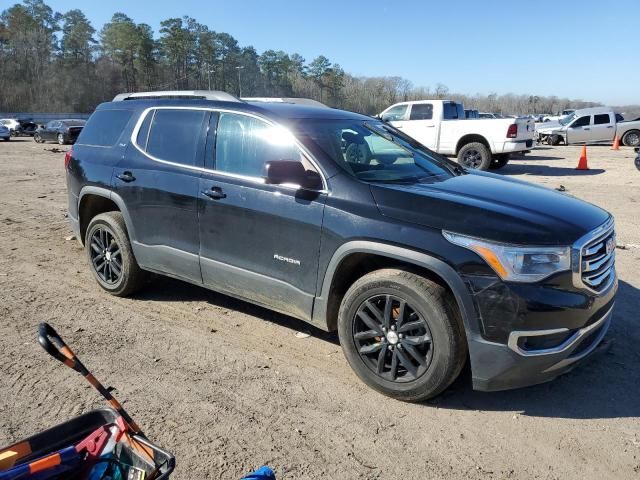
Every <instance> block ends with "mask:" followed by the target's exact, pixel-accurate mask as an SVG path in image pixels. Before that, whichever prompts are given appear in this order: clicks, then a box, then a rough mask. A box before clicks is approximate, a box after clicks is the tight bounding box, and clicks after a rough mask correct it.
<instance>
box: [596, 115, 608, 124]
mask: <svg viewBox="0 0 640 480" xmlns="http://www.w3.org/2000/svg"><path fill="white" fill-rule="evenodd" d="M603 123H611V119H610V118H609V114H608V113H604V114H602V115H595V116H594V117H593V124H594V125H602V124H603Z"/></svg>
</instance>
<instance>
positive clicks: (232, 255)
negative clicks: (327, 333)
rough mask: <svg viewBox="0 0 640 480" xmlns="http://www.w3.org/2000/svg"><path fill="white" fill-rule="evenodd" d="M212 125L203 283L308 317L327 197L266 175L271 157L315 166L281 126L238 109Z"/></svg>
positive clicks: (204, 188)
mask: <svg viewBox="0 0 640 480" xmlns="http://www.w3.org/2000/svg"><path fill="white" fill-rule="evenodd" d="M215 120H216V119H215V118H214V119H212V121H213V123H212V127H211V128H210V129H209V131H210V135H209V140H208V148H207V154H206V161H207V163H206V166H207V169H206V171H205V172H204V173H203V174H202V178H201V180H200V261H201V268H202V277H203V280H204V283H205V284H206V285H207V286H209V287H210V288H213V289H214V290H218V291H222V292H226V293H230V294H232V295H234V296H237V297H240V298H245V299H247V300H251V301H254V302H256V303H259V304H262V305H265V306H267V307H269V308H272V309H275V310H278V311H280V312H283V313H287V314H290V315H293V316H295V317H298V318H302V319H305V320H308V319H310V318H311V311H312V306H313V299H314V296H315V288H316V281H317V275H318V255H319V250H320V234H321V227H322V218H323V214H324V205H325V201H326V192H324V191H318V192H310V191H302V190H300V189H299V188H296V187H293V186H284V185H266V184H265V183H264V181H263V175H264V172H265V163H266V162H267V161H269V160H295V161H302V163H303V164H304V165H305V167H306V168H307V169H308V170H310V169H315V170H317V167H315V165H314V164H313V163H312V162H310V161H309V159H308V157H306V154H305V153H304V152H302V150H301V149H300V148H299V147H298V145H297V144H296V143H295V142H294V141H293V137H292V136H291V134H289V133H288V131H286V130H284V129H282V128H281V127H277V126H274V125H272V124H270V123H267V122H266V121H264V120H263V119H261V118H258V117H256V116H253V115H248V114H244V113H240V112H220V114H219V118H218V121H217V122H216V121H215ZM214 130H215V131H216V133H215V135H214Z"/></svg>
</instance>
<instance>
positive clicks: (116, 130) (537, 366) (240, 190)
mask: <svg viewBox="0 0 640 480" xmlns="http://www.w3.org/2000/svg"><path fill="white" fill-rule="evenodd" d="M65 167H66V171H67V184H68V191H69V218H70V220H71V223H72V225H73V229H74V231H75V233H76V235H77V237H78V239H80V240H81V242H82V243H83V244H84V246H85V249H86V254H87V257H88V261H89V265H90V267H91V269H92V271H93V273H94V275H95V278H96V280H97V281H98V283H99V284H100V286H101V287H102V288H104V289H105V290H107V291H108V292H110V293H112V294H114V295H129V294H131V293H132V292H134V291H136V290H137V289H138V288H140V287H141V286H142V285H144V284H145V277H147V275H148V272H154V273H159V274H163V275H168V276H171V277H174V278H178V279H181V280H184V281H187V282H191V283H193V284H196V285H202V286H205V287H207V288H210V289H213V290H216V291H219V292H223V293H226V294H229V295H232V296H234V297H238V298H241V299H244V300H247V301H249V302H253V303H256V304H259V305H263V306H265V307H267V308H270V309H273V310H276V311H279V312H282V313H285V314H287V315H291V316H293V317H297V318H299V319H302V320H305V321H307V322H310V323H312V324H313V325H316V326H317V327H320V328H322V329H325V330H329V331H334V330H337V331H338V333H339V337H340V343H341V344H342V348H343V350H344V354H345V356H346V358H347V360H348V361H349V363H350V364H351V366H352V368H353V369H354V371H355V372H356V374H357V375H358V376H359V377H360V378H361V379H362V380H363V381H365V382H366V383H367V384H368V385H370V386H371V387H373V388H375V389H376V390H378V391H380V392H382V393H384V394H386V395H389V396H392V397H395V398H398V399H402V400H409V401H417V400H423V399H426V398H429V397H432V396H434V395H436V394H438V393H439V392H441V391H442V390H444V389H445V388H446V387H447V386H448V385H450V384H451V382H453V381H454V380H455V379H456V377H457V376H458V374H459V373H460V371H461V370H462V368H463V366H464V364H465V362H466V361H467V358H469V360H470V364H471V372H472V376H473V386H474V388H476V389H479V390H499V389H507V388H513V387H519V386H524V385H530V384H534V383H540V382H544V381H547V380H550V379H552V378H554V377H556V376H558V375H559V374H561V373H563V372H566V371H567V370H569V369H571V368H572V367H573V366H575V365H576V364H577V363H578V361H580V360H582V359H583V358H585V357H586V356H588V355H589V354H590V353H592V352H593V351H594V350H596V349H597V347H598V346H599V345H600V344H601V340H602V339H603V337H604V335H605V333H606V331H607V329H608V327H609V324H610V321H611V311H612V308H613V304H614V299H615V294H616V290H617V285H618V282H617V277H616V273H615V268H614V259H615V234H614V222H613V218H612V217H611V215H610V214H609V213H607V212H605V211H604V210H601V209H600V208H598V207H595V206H593V205H590V204H588V203H585V202H583V201H580V200H577V199H575V198H572V197H570V196H569V195H566V194H562V193H558V192H554V191H551V190H548V189H546V188H542V187H538V186H534V185H530V184H528V183H525V182H521V181H516V180H511V179H507V178H505V177H501V176H497V175H494V174H490V173H485V172H478V171H469V170H465V169H463V168H461V167H460V166H459V165H457V164H456V163H453V162H451V161H449V160H448V159H446V158H444V157H442V156H440V155H438V154H436V153H434V152H432V151H430V150H428V149H427V148H425V147H424V146H422V145H420V144H419V143H417V142H416V141H415V140H413V139H411V138H410V137H408V136H406V135H405V134H403V133H402V132H400V131H398V130H397V129H395V128H393V127H392V126H390V125H388V124H386V123H383V122H381V121H379V120H376V119H374V118H371V117H367V116H363V115H359V114H355V113H350V112H346V111H341V110H336V109H332V108H327V107H323V106H317V105H316V106H314V105H310V104H309V102H303V101H298V100H296V99H284V101H283V100H282V99H281V101H279V102H278V101H264V99H263V100H262V101H242V100H238V99H237V98H235V97H232V96H230V95H228V94H225V93H217V92H181V93H178V92H162V93H158V92H155V93H149V94H143V93H139V94H131V95H126V94H124V95H119V96H118V97H116V98H115V99H114V101H113V102H109V103H105V104H102V105H100V106H99V107H98V109H97V110H96V112H95V113H94V114H93V115H92V116H91V118H90V119H89V121H88V123H87V125H86V127H85V128H84V130H83V131H82V133H81V134H80V137H79V138H78V141H77V143H76V145H75V146H74V147H73V151H72V152H69V153H68V154H67V156H66V158H65Z"/></svg>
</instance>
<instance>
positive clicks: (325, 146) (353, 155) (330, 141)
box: [295, 119, 456, 183]
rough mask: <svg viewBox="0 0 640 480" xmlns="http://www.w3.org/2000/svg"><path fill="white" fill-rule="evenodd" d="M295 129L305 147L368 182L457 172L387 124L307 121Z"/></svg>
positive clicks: (438, 176)
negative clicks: (328, 158) (323, 155)
mask: <svg viewBox="0 0 640 480" xmlns="http://www.w3.org/2000/svg"><path fill="white" fill-rule="evenodd" d="M295 128H296V134H297V136H298V137H299V138H300V140H301V141H302V142H303V143H307V142H312V143H313V144H314V145H315V146H316V147H318V148H320V149H321V150H322V151H323V152H324V153H325V154H326V155H327V156H329V157H330V158H331V159H332V160H334V161H335V162H336V163H337V164H338V165H340V166H341V167H342V168H344V169H345V170H347V172H349V173H350V174H351V175H353V176H354V177H356V178H358V179H360V180H363V181H366V182H407V183H415V182H422V181H435V180H442V179H444V178H449V177H451V176H453V175H454V172H455V171H456V169H455V167H453V166H452V165H453V164H452V163H450V162H449V161H448V160H446V159H445V158H443V157H440V156H439V155H438V154H436V153H434V152H431V151H430V150H428V149H426V148H425V147H423V146H422V145H420V144H418V143H417V142H415V141H414V140H412V139H411V138H409V137H407V136H405V135H403V134H402V133H400V132H398V131H397V130H396V129H394V128H393V127H391V126H389V125H387V124H385V123H383V122H379V121H375V120H371V121H363V120H351V119H339V120H334V119H304V120H302V121H301V122H300V123H298V124H297V125H296V127H295Z"/></svg>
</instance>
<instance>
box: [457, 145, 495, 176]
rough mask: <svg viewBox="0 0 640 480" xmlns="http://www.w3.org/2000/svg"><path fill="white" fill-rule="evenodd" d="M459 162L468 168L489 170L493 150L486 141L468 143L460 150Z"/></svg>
mask: <svg viewBox="0 0 640 480" xmlns="http://www.w3.org/2000/svg"><path fill="white" fill-rule="evenodd" d="M458 163H459V164H460V165H462V166H464V167H466V168H475V169H478V170H488V169H489V165H491V151H490V150H489V148H488V147H487V146H486V145H485V144H484V143H480V142H472V143H467V144H466V145H464V146H463V147H462V148H461V149H460V151H459V152H458Z"/></svg>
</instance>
